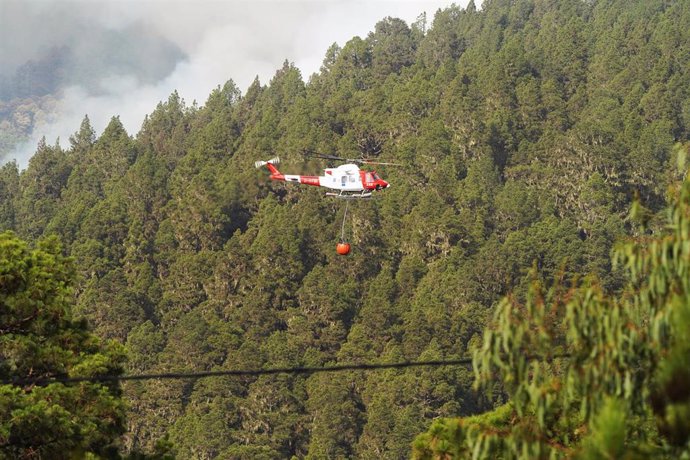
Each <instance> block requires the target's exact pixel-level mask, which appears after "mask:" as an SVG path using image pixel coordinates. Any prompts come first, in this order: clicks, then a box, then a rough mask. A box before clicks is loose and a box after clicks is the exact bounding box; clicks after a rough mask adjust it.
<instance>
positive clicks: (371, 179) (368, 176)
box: [364, 172, 376, 182]
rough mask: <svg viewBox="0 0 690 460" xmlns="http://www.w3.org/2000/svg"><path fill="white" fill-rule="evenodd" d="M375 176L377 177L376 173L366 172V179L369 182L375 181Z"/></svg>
mask: <svg viewBox="0 0 690 460" xmlns="http://www.w3.org/2000/svg"><path fill="white" fill-rule="evenodd" d="M375 177H376V175H375V174H372V173H370V172H368V173H366V174H365V175H364V180H365V181H367V182H374V178H375Z"/></svg>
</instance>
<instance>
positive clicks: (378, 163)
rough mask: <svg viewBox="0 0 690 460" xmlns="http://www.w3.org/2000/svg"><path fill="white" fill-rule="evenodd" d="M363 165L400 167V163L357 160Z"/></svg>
mask: <svg viewBox="0 0 690 460" xmlns="http://www.w3.org/2000/svg"><path fill="white" fill-rule="evenodd" d="M357 161H360V162H361V163H362V164H365V165H384V166H385V165H389V166H402V164H400V163H389V162H387V161H372V160H366V159H365V160H357Z"/></svg>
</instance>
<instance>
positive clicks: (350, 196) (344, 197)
mask: <svg viewBox="0 0 690 460" xmlns="http://www.w3.org/2000/svg"><path fill="white" fill-rule="evenodd" d="M326 196H334V197H336V198H340V199H341V200H356V199H361V198H371V192H361V193H343V192H340V193H333V192H326Z"/></svg>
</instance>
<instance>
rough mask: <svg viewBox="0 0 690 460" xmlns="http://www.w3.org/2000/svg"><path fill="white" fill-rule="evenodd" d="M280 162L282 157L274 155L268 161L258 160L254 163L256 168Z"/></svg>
mask: <svg viewBox="0 0 690 460" xmlns="http://www.w3.org/2000/svg"><path fill="white" fill-rule="evenodd" d="M279 163H280V158H279V157H273V158H271V159H270V160H268V161H257V162H255V163H254V166H255V167H256V169H259V168H260V167H262V166H266V165H267V164H272V165H277V164H279Z"/></svg>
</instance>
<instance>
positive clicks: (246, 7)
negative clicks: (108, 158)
mask: <svg viewBox="0 0 690 460" xmlns="http://www.w3.org/2000/svg"><path fill="white" fill-rule="evenodd" d="M451 3H453V2H452V0H428V1H419V0H373V1H358V0H349V1H348V0H283V1H277V0H255V1H245V0H216V1H208V0H201V1H199V0H196V1H193V0H172V1H171V0H148V1H132V0H92V1H85V0H81V1H80V0H76V1H65V0H19V1H17V0H0V73H4V74H6V75H7V74H10V73H12V72H13V71H14V69H16V68H17V67H18V66H20V65H21V64H23V63H25V62H26V61H27V60H29V59H34V60H36V59H39V58H40V56H41V53H45V52H46V50H48V49H50V48H51V47H55V46H61V45H67V46H70V47H71V49H73V50H84V53H86V52H87V51H88V53H90V54H88V56H93V55H94V53H98V55H100V56H102V58H103V60H104V61H107V60H108V57H109V56H117V53H118V51H119V49H118V46H117V43H118V38H117V37H120V39H121V38H122V37H123V36H127V34H131V33H130V31H131V30H141V29H142V27H143V28H144V29H145V30H146V33H147V34H149V35H150V36H152V37H156V40H158V42H156V43H157V44H158V45H159V44H160V43H159V42H160V41H161V40H162V41H164V42H166V43H169V44H170V46H172V47H173V48H175V47H177V48H179V50H180V51H181V52H180V53H177V54H175V56H176V57H175V59H177V60H176V61H175V62H173V63H172V65H168V66H167V67H165V69H166V70H165V72H164V75H162V76H161V75H160V74H161V72H160V71H159V72H158V73H156V72H148V74H149V75H151V74H155V75H158V76H159V78H158V79H157V80H156V81H151V79H150V78H149V79H148V80H147V81H144V79H142V78H141V75H143V71H142V72H138V71H137V69H132V68H131V66H130V68H127V69H120V68H117V67H116V68H115V70H113V67H112V66H110V67H109V68H108V70H107V72H106V71H100V72H99V71H94V73H93V76H92V77H90V78H93V80H94V81H89V82H88V87H87V86H86V85H81V84H72V85H71V86H69V87H66V88H64V90H63V92H62V95H61V102H60V104H59V106H58V113H57V114H56V116H55V117H53V119H52V121H50V122H49V123H47V124H44V125H42V126H38V127H36V129H34V135H33V136H32V139H31V141H30V142H29V143H27V144H26V145H23V146H21V147H20V148H19V149H18V152H17V155H16V156H17V157H18V158H19V159H20V164H23V163H24V162H25V161H26V160H25V157H26V155H27V153H33V151H34V150H35V146H36V142H37V140H38V139H39V138H40V137H41V136H43V135H45V136H46V138H47V140H48V142H49V143H53V142H54V141H55V138H56V137H58V136H59V137H60V138H61V139H62V141H61V144H62V145H63V146H67V145H68V142H67V138H68V137H69V135H70V134H72V133H74V132H75V131H77V129H78V128H79V124H80V122H81V120H82V118H83V117H84V115H85V114H88V115H89V118H90V119H91V122H92V124H93V126H94V128H95V129H96V131H97V134H99V135H100V133H101V131H102V130H103V128H104V127H105V125H106V124H107V122H108V120H109V119H110V117H112V116H113V115H119V116H120V119H121V120H122V122H123V124H124V125H125V127H126V128H127V130H128V132H129V133H130V134H136V133H137V132H138V131H139V128H140V127H141V123H142V121H143V118H144V116H145V115H146V114H147V113H150V112H151V111H153V109H154V108H155V106H156V104H157V103H158V102H159V101H161V100H165V99H167V97H168V95H169V94H170V93H171V92H172V91H173V90H177V91H178V93H179V94H180V96H181V97H182V98H184V99H185V100H186V101H187V102H188V103H191V102H192V101H193V100H196V101H197V102H198V103H199V104H203V103H204V102H205V101H206V98H207V97H208V94H209V93H210V91H211V90H212V89H213V88H215V87H216V86H218V85H222V84H223V83H225V82H226V81H227V80H229V79H232V80H233V81H235V83H236V84H237V85H238V86H239V88H240V90H241V91H242V92H243V93H244V91H245V90H246V89H247V87H248V86H249V84H250V83H251V82H252V81H253V79H254V78H255V77H256V76H258V77H259V79H260V81H261V83H262V84H267V83H268V82H269V81H270V79H271V77H272V76H273V75H274V74H275V72H276V70H277V69H279V68H280V67H281V66H282V63H283V61H285V60H286V59H287V60H288V61H290V62H294V63H295V65H296V66H297V67H298V68H299V69H300V70H301V71H302V76H303V78H304V79H305V81H307V80H308V78H309V76H310V75H311V74H312V73H314V72H318V71H319V67H320V65H321V62H322V61H323V58H324V56H325V52H326V50H327V49H328V47H329V46H330V45H331V44H332V43H334V42H336V43H338V44H339V45H340V46H343V45H344V44H345V43H346V42H347V41H348V40H349V39H351V38H352V37H354V36H360V37H362V38H364V37H366V35H367V34H368V33H369V32H370V31H372V30H373V29H374V25H375V24H376V23H377V22H378V21H379V20H381V19H383V18H384V17H386V16H393V17H398V18H401V19H403V20H405V21H406V22H407V23H408V24H410V23H412V22H414V21H415V19H416V18H417V17H418V16H419V15H420V14H421V13H422V12H426V13H427V21H428V24H429V25H430V24H431V22H432V20H433V16H434V13H435V12H436V11H437V10H438V9H439V8H446V7H448V6H450V5H451ZM455 3H456V4H457V5H458V6H461V7H464V6H465V5H466V4H467V3H468V0H460V1H456V2H455ZM477 3H478V4H479V3H480V2H477ZM104 34H109V35H108V36H109V37H111V38H110V39H108V40H100V38H94V37H103V36H104ZM118 34H119V35H118ZM113 36H114V37H115V38H114V39H113V38H112V37H113ZM94 43H96V44H97V45H94ZM148 45H149V44H148V43H143V42H142V43H141V46H142V47H143V48H142V49H143V50H144V51H143V53H144V54H143V55H144V56H147V55H146V53H147V52H149V51H148V50H149V48H150V49H151V51H150V53H156V52H158V50H160V49H161V47H160V46H148ZM94 46H95V47H96V49H94ZM99 47H100V48H99ZM140 54H141V53H140ZM163 61H164V59H158V58H157V56H153V55H151V59H150V60H149V59H142V60H140V61H137V63H136V65H142V66H146V65H149V66H154V65H161V64H160V63H161V62H163ZM156 63H158V64H156ZM169 64H170V63H169ZM170 69H172V70H170ZM82 70H83V69H82ZM149 70H150V69H149ZM153 70H156V69H153ZM158 70H160V69H158ZM82 75H87V76H88V75H89V73H88V72H83V71H82ZM94 88H97V89H98V91H94Z"/></svg>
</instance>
